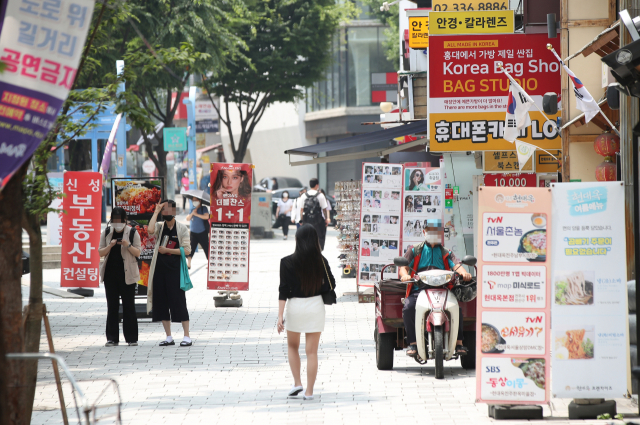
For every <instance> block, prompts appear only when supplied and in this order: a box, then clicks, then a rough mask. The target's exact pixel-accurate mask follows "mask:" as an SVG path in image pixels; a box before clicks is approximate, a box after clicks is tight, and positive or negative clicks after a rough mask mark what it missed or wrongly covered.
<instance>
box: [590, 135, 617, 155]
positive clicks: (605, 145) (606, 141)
mask: <svg viewBox="0 0 640 425" xmlns="http://www.w3.org/2000/svg"><path fill="white" fill-rule="evenodd" d="M593 148H594V149H595V151H596V153H597V154H598V155H602V156H612V155H615V154H616V153H618V152H620V138H619V137H618V136H616V135H615V134H613V133H608V132H607V133H602V134H601V135H599V136H598V137H596V141H595V142H594V143H593Z"/></svg>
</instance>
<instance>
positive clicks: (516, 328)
mask: <svg viewBox="0 0 640 425" xmlns="http://www.w3.org/2000/svg"><path fill="white" fill-rule="evenodd" d="M550 217H551V193H550V191H549V189H544V188H527V187H521V188H507V187H481V188H479V191H478V218H479V221H480V222H481V224H480V226H478V232H479V234H478V241H479V243H478V276H479V279H480V282H479V285H478V298H477V299H478V303H477V309H478V310H477V311H478V313H477V315H478V319H479V320H477V322H476V331H477V334H478V335H481V343H480V344H479V345H478V347H477V348H476V350H477V351H476V358H477V359H478V360H477V363H478V365H479V368H478V369H477V373H476V399H477V401H478V402H482V403H490V404H539V403H546V402H548V400H549V386H550V385H549V384H550V379H549V377H550V364H549V359H550V344H549V341H550V332H551V330H550V303H551V301H550V293H551V292H550V285H549V281H550V273H551V266H550V261H551V260H550V259H551V255H550V254H551V252H550V247H549V246H548V245H547V239H548V237H549V229H550V225H551V223H550ZM547 254H549V255H547Z"/></svg>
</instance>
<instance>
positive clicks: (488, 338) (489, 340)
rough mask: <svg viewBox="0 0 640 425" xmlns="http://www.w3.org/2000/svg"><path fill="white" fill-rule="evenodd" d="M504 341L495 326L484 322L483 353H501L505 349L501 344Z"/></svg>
mask: <svg viewBox="0 0 640 425" xmlns="http://www.w3.org/2000/svg"><path fill="white" fill-rule="evenodd" d="M504 343H505V341H504V339H502V337H501V336H500V334H499V333H498V330H497V329H496V328H495V327H493V326H491V325H487V324H485V323H483V324H482V345H481V347H480V349H481V351H482V352H483V353H501V352H503V351H504V348H503V347H502V346H501V345H502V344H504Z"/></svg>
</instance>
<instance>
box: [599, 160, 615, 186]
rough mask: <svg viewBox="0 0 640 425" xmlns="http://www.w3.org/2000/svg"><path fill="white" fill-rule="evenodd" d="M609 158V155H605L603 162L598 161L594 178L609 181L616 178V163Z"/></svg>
mask: <svg viewBox="0 0 640 425" xmlns="http://www.w3.org/2000/svg"><path fill="white" fill-rule="evenodd" d="M611 159H612V158H611V157H610V156H607V157H606V158H605V159H604V162H602V163H600V164H599V165H598V166H597V167H596V180H598V181H599V182H611V181H615V180H616V177H617V173H616V164H615V163H614V162H613V161H612V160H611Z"/></svg>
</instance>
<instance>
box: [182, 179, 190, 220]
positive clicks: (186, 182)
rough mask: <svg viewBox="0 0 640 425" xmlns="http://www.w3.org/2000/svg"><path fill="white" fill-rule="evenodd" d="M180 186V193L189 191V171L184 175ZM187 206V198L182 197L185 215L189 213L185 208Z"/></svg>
mask: <svg viewBox="0 0 640 425" xmlns="http://www.w3.org/2000/svg"><path fill="white" fill-rule="evenodd" d="M180 184H181V185H182V187H181V190H180V193H184V192H186V191H187V190H189V173H188V172H187V171H185V172H184V173H182V179H180ZM186 205H187V198H186V196H183V197H182V212H183V213H185V212H187V209H186V208H185V206H186Z"/></svg>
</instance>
